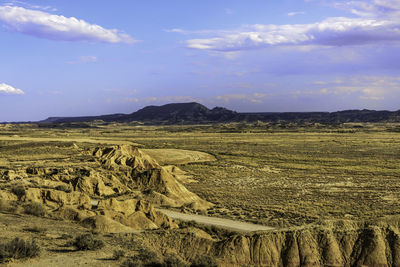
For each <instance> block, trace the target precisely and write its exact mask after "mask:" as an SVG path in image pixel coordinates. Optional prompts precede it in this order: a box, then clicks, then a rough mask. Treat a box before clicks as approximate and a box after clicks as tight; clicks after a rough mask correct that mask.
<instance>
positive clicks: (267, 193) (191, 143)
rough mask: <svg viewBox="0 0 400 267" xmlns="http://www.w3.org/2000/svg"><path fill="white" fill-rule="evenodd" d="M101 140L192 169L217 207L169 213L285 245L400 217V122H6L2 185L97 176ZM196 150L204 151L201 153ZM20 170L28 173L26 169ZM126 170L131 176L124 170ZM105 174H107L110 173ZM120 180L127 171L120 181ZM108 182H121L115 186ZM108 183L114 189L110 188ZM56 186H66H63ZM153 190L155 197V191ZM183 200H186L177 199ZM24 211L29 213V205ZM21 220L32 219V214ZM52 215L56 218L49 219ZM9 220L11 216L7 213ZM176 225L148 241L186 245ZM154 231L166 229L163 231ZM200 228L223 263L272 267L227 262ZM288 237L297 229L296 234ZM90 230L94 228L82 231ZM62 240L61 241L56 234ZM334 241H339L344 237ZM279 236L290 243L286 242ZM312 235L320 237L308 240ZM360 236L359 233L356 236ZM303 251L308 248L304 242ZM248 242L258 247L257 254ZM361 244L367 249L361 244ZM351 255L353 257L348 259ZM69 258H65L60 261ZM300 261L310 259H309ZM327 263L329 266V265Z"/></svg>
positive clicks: (192, 179) (187, 178) (200, 190)
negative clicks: (223, 222)
mask: <svg viewBox="0 0 400 267" xmlns="http://www.w3.org/2000/svg"><path fill="white" fill-rule="evenodd" d="M99 144H101V145H102V146H107V145H109V146H111V145H116V144H118V145H122V144H128V145H131V146H132V147H138V148H140V149H143V151H146V149H150V150H149V151H150V152H151V153H153V156H152V157H153V158H157V160H158V161H159V163H160V164H161V165H167V164H168V165H170V164H173V165H175V166H176V167H178V168H179V169H180V170H179V171H181V170H182V173H184V172H186V173H185V174H184V175H181V178H179V179H181V180H180V181H181V182H182V183H183V184H184V186H185V187H186V188H187V189H188V190H189V191H191V192H193V193H195V194H197V195H198V196H199V197H201V198H202V199H203V200H204V201H206V202H204V203H212V204H214V205H213V206H211V205H208V204H207V205H206V206H207V207H206V208H197V207H195V206H185V208H182V207H181V208H179V207H178V206H177V205H175V207H172V206H173V205H170V206H168V203H167V204H166V203H163V204H164V205H163V207H164V208H165V207H166V208H174V209H175V210H179V211H183V212H193V213H199V214H202V215H208V216H215V217H223V218H230V219H234V220H240V221H247V222H253V223H257V224H263V225H266V226H272V227H275V229H277V230H276V231H278V232H279V233H281V232H280V231H284V233H286V234H285V238H286V239H285V238H284V239H285V240H286V241H282V242H289V241H288V240H292V239H291V238H292V237H290V236H292V234H293V231H294V232H297V231H300V230H298V229H300V228H301V227H317V228H318V227H320V228H321V227H322V228H321V229H324V227H325V226H326V227H327V228H326V229H331V228H332V227H333V228H334V229H336V228H338V229H340V227H341V226H338V223H337V221H338V220H346V221H348V222H352V224H351V225H352V226H349V224H346V225H345V226H344V227H343V228H346V229H350V230H351V231H353V230H354V231H358V230H357V229H364V228H363V226H361V225H362V224H363V223H364V222H375V221H377V220H382V221H384V222H386V221H388V220H392V219H391V218H392V217H393V216H395V217H396V215H399V214H400V205H399V204H400V202H399V200H400V125H399V124H389V123H386V124H383V123H382V124H377V123H375V124H372V123H370V124H369V123H364V124H361V123H348V124H338V125H321V124H311V123H310V124H293V123H291V124H288V123H274V124H272V123H261V122H259V123H252V124H244V123H231V124H214V125H195V126H190V125H175V126H144V125H136V124H104V123H101V122H96V123H91V124H82V123H81V124H79V125H74V124H60V125H47V126H44V125H35V124H30V125H0V169H1V172H2V173H3V177H5V176H7V177H8V178H7V179H5V178H4V179H3V180H1V183H0V190H2V191H7V190H8V191H10V192H11V191H12V187H14V186H15V185H17V184H18V183H19V182H18V181H20V180H21V181H22V180H24V179H25V178H26V177H25V178H24V175H26V170H27V169H29V168H36V169H37V168H47V170H48V169H49V168H50V169H51V168H53V169H60V168H62V169H66V168H77V166H78V167H79V168H90V169H91V170H97V168H99V167H98V166H99V165H96V164H98V163H96V162H94V161H91V160H88V156H87V155H88V153H89V152H90V151H93V150H94V149H96V147H98V146H99ZM152 149H163V150H152ZM169 149H181V150H179V151H175V152H174V153H173V154H171V151H172V150H169ZM182 150H183V151H182ZM185 150H187V152H185ZM193 151H200V152H204V153H201V155H200V154H196V153H194V152H193ZM151 153H149V154H151ZM154 153H157V155H154ZM185 153H186V154H185ZM19 170H23V173H21V172H20V171H19ZM119 171H120V172H121V173H122V171H121V170H119ZM71 173H75V171H74V172H72V171H71ZM99 173H100V175H105V176H106V174H105V173H106V170H102V171H100V172H99ZM117 174H118V172H117V173H116V176H117ZM43 175H44V176H46V175H47V176H46V177H47V178H48V179H49V180H52V179H53V180H54V178H52V175H53V174H52V173H51V172H50V173H49V172H45V173H44V174H43ZM121 175H122V174H121ZM182 177H183V178H182ZM29 178H32V179H33V176H32V175H31V174H29ZM110 179H111V178H110ZM107 181H108V182H109V183H111V182H110V181H111V180H107ZM33 184H34V183H30V184H26V183H25V184H24V185H25V188H26V187H29V186H32V185H33ZM50 185H51V186H53V184H52V183H50V182H49V183H47V185H46V186H47V187H49V186H50ZM105 185H106V186H108V185H107V182H105ZM51 186H50V187H51ZM135 186H136V187H130V190H139V191H140V190H141V189H143V190H144V188H139V187H137V185H135ZM37 187H43V185H40V184H39V185H38V186H37ZM53 187H54V188H56V184H54V186H53ZM110 188H111V187H110ZM118 188H119V189H120V188H122V187H121V186H120V187H118ZM14 190H15V189H14ZM68 190H74V188H63V189H62V188H61V187H58V191H68ZM146 190H147V191H148V188H146ZM8 191H7V192H8ZM139 191H138V192H139ZM147 191H146V192H147ZM156 191H157V189H156ZM121 192H122V191H118V192H117V191H116V192H111V191H110V192H109V194H108V195H109V196H111V193H116V194H114V195H113V197H114V196H115V197H119V198H118V199H119V200H120V201H122V199H121V197H123V196H122V195H121V196H119V195H118V193H121ZM129 192H131V191H129ZM132 192H133V191H132ZM132 192H131V193H132ZM135 192H136V191H135ZM138 192H136V193H135V198H137V199H140V198H145V199H146V200H149V201H150V202H151V200H152V198H148V199H147V198H146V194H142V193H138ZM157 192H158V191H157ZM105 195H107V194H105V193H104V194H100V195H98V196H97V200H100V201H101V200H102V199H103V198H105ZM125 198H126V196H125ZM15 201H17V200H15ZM174 201H177V200H176V199H174ZM157 203H158V204H157ZM157 203H155V204H154V205H156V206H157V205H161V204H160V202H159V201H158V202H157ZM0 204H1V203H0ZM12 205H14V212H11V213H10V209H8V211H7V212H8V213H7V214H8V215H7V220H11V221H15V220H17V218H15V217H13V216H16V215H12V214H23V213H26V212H23V211H20V212H18V207H15V205H16V204H15V203H14V204H12ZM12 205H11V206H12ZM24 205H26V204H24ZM0 206H2V205H0ZM19 209H20V210H21V208H19ZM15 211H16V212H15ZM46 212H49V210H47V211H46ZM87 212H88V213H89V212H91V211H87ZM28 213H29V212H28ZM10 216H11V217H10ZM20 216H23V218H25V216H28V217H29V216H30V215H25V214H24V215H20ZM46 216H47V215H46ZM46 216H45V217H46ZM48 217H49V216H47V217H46V218H47V219H46V220H49V218H48ZM3 218H6V217H4V216H3ZM35 218H36V217H35ZM50 218H51V216H50ZM114 219H115V218H114ZM4 220H6V219H3V221H2V222H1V223H2V224H3V228H4V229H8V231H9V232H8V233H7V234H5V233H4V231H3V234H2V236H3V237H6V239H10V240H11V237H12V236H15V235H13V234H10V233H14V232H16V231H17V232H18V229H16V227H14V226H13V228H12V229H11V228H10V227H8V228H7V227H6V226H4V225H8V223H7V222H4ZM24 220H25V219H24ZM35 220H38V219H35ZM154 222H156V220H155V221H154ZM65 223H66V222H65V221H63V220H62V221H61V222H60V224H59V225H60V227H61V226H62V225H64V224H65ZM47 224H48V223H47ZM339 224H340V223H339ZM171 225H172V223H171ZM178 225H179V223H178ZM49 227H50V226H49ZM63 227H65V229H68V227H71V226H69V225H68V224H67V225H66V226H63ZM299 227H300V228H299ZM26 228H27V226H26V225H25V224H24V225H21V229H20V231H21V233H23V234H21V233H19V234H18V235H17V236H24V235H26V236H27V237H29V238H31V237H32V236H39V237H40V236H41V237H43V238H44V239H46V238H47V239H49V238H50V239H51V237H52V236H51V235H50V234H45V233H43V232H41V233H39V234H38V233H34V231H33V233H32V232H29V231H26V230H24V229H26ZM170 228H171V230H168V229H164V230H151V231H153V232H151V231H150V232H148V231H146V233H144V234H143V235H144V236H146V235H147V237H146V238H147V239H146V240H151V239H152V238H154V239H157V238H159V239H160V240H164V241H163V242H166V243H168V241H166V240H167V239H168V238H170V239H169V240H175V241H174V242H178V241H176V240H178V239H179V238H182V237H183V236H186V235H189V232H190V231H189V232H179V231H184V230H181V229H175V230H174V229H173V228H175V227H170ZM320 228H318V229H320ZM293 229H294V230H293ZM313 229H314V228H313ZM203 230H207V229H203ZM203 230H199V231H203ZM350 230H349V231H350ZM48 231H50V232H51V231H53V232H54V231H56V234H57V235H59V236H58V237H57V238H59V239H54V240H56V241H52V242H53V243H54V244H58V243H60V244H61V243H65V242H64V241H62V242H61V241H57V240H63V239H62V238H61V236H62V230H60V229H59V228H57V229H55V230H48ZM154 231H161V232H158V233H155V232H154ZM174 231H175V232H174ZM176 231H178V232H176ZM193 231H194V230H193ZM196 231H197V230H196ZM196 231H195V232H190V235H194V236H197V237H198V238H204V239H205V240H207V241H205V242H204V243H202V245H200V247H197V249H198V250H199V251H202V253H203V254H207V255H209V254H212V256H213V257H216V258H219V259H220V263H221V264H223V263H224V262H225V264H227V263H231V264H233V263H235V264H238V265H241V264H240V262H241V261H243V262H245V263H246V264H254V265H263V264H264V263H268V262H269V261H268V260H267V259H264V258H262V257H263V256H260V257H261V258H259V259H254V258H251V259H250V258H248V257H250V256H247V255H242V256H240V259H239V258H235V257H234V256H232V255H230V254H229V253H228V254H229V255H230V256H229V257H228V256H226V255H228V254H226V253H225V252H226V251H225V249H227V248H226V247H224V246H225V245H226V246H228V245H227V244H225V243H224V244H225V245H223V246H222V247H221V245H213V244H214V243H212V242H211V239H212V236H213V231H212V230H210V229H208V232H207V231H206V232H204V234H203V233H202V232H201V233H200V232H196ZM288 231H289V232H290V231H292V232H290V234H289V232H288ZM310 231H311V230H310ZM318 231H320V230H318ZM333 231H336V230H333ZM396 231H397V230H396ZM28 232H29V233H28ZM39 232H40V231H39ZM86 232H87V231H85V228H79V230H77V233H76V235H78V234H83V233H86ZM278 232H271V233H269V234H266V235H268V236H273V237H265V236H261V237H257V238H261V239H263V238H264V239H265V238H266V239H268V238H278V237H276V236H278V234H277V233H278ZM173 233H175V234H173ZM312 233H313V234H310V235H311V236H312V235H314V232H312ZM374 233H375V232H374ZM53 235H54V236H55V234H53ZM132 235H134V236H135V238H136V239H137V240H143V238H144V236H143V235H140V234H137V233H136V234H129V238H131V239H132V238H133V237H132ZM205 235H208V236H205ZM293 235H294V236H295V235H296V234H293ZM303 235H307V234H304V233H303V232H301V234H299V235H298V238H300V236H303ZM334 235H335V236H337V234H336V232H335V234H334ZM49 236H50V237H49ZM172 236H173V237H172ZM167 237H168V238H167ZM225 237H226V238H227V240H228V241H229V242H228V241H227V242H228V243H229V244H231V245H232V244H236V243H235V242H237V240H238V238H239V237H238V236H236V237H232V235H231V234H226V235H225ZM65 238H66V239H68V238H67V237H65ZM102 238H103V239H104V240H105V242H106V246H105V249H103V251H105V252H104V253H103V254H104V255H103V256H104V257H106V258H107V257H108V256H109V257H111V256H110V255H111V254H112V249H111V248H110V245H109V244H110V242H111V241H110V240H111V239H112V238H111V239H110V238H109V237H107V235H106V236H105V237H104V236H103V237H102ZM119 238H120V240H119V241H120V244H123V243H124V242H126V243H127V244H128V243H129V242H130V241H129V242H128V241H127V239H125V238H123V237H121V236H120V237H119ZM129 238H128V239H129ZM210 238H211V239H210ZM215 238H217V237H215ZM243 238H244V239H243V240H250V241H246V242H250V243H251V242H253V241H251V238H255V237H254V236H253V235H250V236H246V237H243ZM246 238H247V239H246ZM279 238H283V237H282V236H279ZM307 238H311V237H309V236H308V235H307ZM307 238H306V239H307ZM357 238H358V237H357V236H354V240H357ZM44 239H43V240H44ZM69 239H72V237H70V238H69ZM131 239H129V240H131ZM328 239H329V238H328ZM132 240H133V239H132ZM215 240H220V241H221V240H224V237H221V236H219V237H218V238H217V239H215ZM235 240H236V241H235ZM241 240H242V239H241ZM268 240H269V239H268ZM390 240H392V239H390ZM390 240H389V241H390ZM303 241H304V240H303ZM303 241H298V242H303ZM49 242H50V241H49ZM107 242H108V243H107ZM143 242H144V241H143ZM146 242H147V241H146ZM146 242H144V243H146ZM171 242H172V241H171ZM193 242H194V241H193ZM196 242H197V241H196ZM232 242H233V243H232ZM241 242H242V241H241ZM243 242H245V241H243ZM268 242H270V241H268ZM290 242H292V241H290ZM290 242H289V243H290ZM293 242H294V241H293ZM304 242H305V241H304ZM335 242H336V241H335ZM338 242H339V241H338ZM354 242H356V241H354ZM354 242H353V245H354V244H355V243H354ZM357 242H358V241H357ZM390 242H392V241H390ZM390 242H389V243H390ZM393 242H394V241H393ZM39 243H43V242H42V241H41V242H39ZM53 243H51V242H50V243H47V244H50V245H48V246H50V247H51V251H53V252H54V251H58V250H60V249H59V248H58V249H57V248H54V246H55V245H54V244H53ZM178 243H179V242H178ZM250 243H249V244H250ZM129 244H130V245H127V246H132V244H131V243H129ZM146 244H147V243H146ZM241 244H242V243H241ZM318 244H319V243H318ZM298 245H299V246H300V243H298ZM213 246H217V247H218V252H215V253H214V252H210V249H211V248H214V249H216V247H213ZM241 246H243V244H242V245H241ZM248 246H249V248H248V249H250V250H251V249H255V248H251V246H250V245H248ZM360 246H361V245H360ZM282 247H283V248H281V249H282V251H286V250H285V249H287V248H284V245H282ZM354 247H357V246H356V245H354ZM170 248H171V251H174V253H178V252H179V250H178V249H177V248H175V247H174V245H170ZM153 249H155V250H156V251H157V250H160V248H159V247H157V245H154V247H153ZM235 249H237V247H235ZM361 250H362V248H361ZM311 251H312V250H311ZM332 251H336V250H335V249H333V250H332ZM341 251H342V250H341ZM67 252H68V246H67ZM46 253H48V252H46ZM46 253H45V254H46ZM54 253H56V252H54ZM79 253H81V252H79ZM179 253H181V254H179ZM179 253H178V254H179V255H180V256H179V257H181V258H180V259H182V260H183V262H186V263H188V256H187V257H186V258H185V256H184V254H185V253H183V252H182V251H180V252H179ZM182 253H183V254H182ZM224 253H225V254H224ZM231 253H232V252H231ZM237 253H239V252H237ZM249 253H250V252H249ZM282 253H283V254H285V253H286V252H282ZM310 253H311V252H310ZM335 253H336V252H335ZM335 253H333V254H335ZM338 253H339V252H338ZM89 254H90V253H89ZM89 254H87V255H89ZM109 254H110V255H109ZM283 254H282V255H283ZM249 255H250V254H249ZM251 255H253V254H251ZM285 255H286V254H285ZM299 255H300V254H299ZM321 255H322V254H321ZM335 255H336V254H335ZM351 255H352V254H351ZM351 255H350V256H345V255H344V254H343V255H341V256H340V257H339V256H338V257H339V258H341V259H343V260H344V262H342V264H344V265H352V263H354V262H356V261H357V259H358V258H354V257H353V256H351ZM360 255H363V254H362V252H360V253H359V255H358V256H359V257H361V256H360ZM93 257H94V256H93ZM238 257H239V256H238ZM246 257H247V258H246ZM252 257H253V256H252ZM271 257H272V256H271ZM282 257H283V256H281V258H282ZM288 257H289V256H288ZM299 257H300V256H299ZM346 257H348V258H349V259H351V260H347V261H346ZM352 257H353V258H352ZM283 258H284V257H283ZM289 258H290V257H289ZM300 258H301V257H300ZM300 258H299V259H300ZM317 258H318V257H317ZM376 258H379V257H376ZM60 260H62V259H61V258H60ZM91 260H94V258H93V259H91ZM185 260H186V261H185ZM299 261H300V263H304V262H305V261H303V262H301V260H299ZM325 261H327V260H326V259H325ZM121 262H122V260H121ZM289 262H290V259H289ZM294 262H297V258H296V257H294ZM394 262H395V261H394V260H392V261H391V262H390V265H392V264H394ZM286 263H288V262H286ZM321 263H323V260H321ZM399 263H400V261H399ZM227 265H229V264H227ZM271 265H277V266H278V265H281V266H286V265H287V264H285V260H283V261H282V260H281V262H278V263H276V264H271ZM300 265H303V264H300Z"/></svg>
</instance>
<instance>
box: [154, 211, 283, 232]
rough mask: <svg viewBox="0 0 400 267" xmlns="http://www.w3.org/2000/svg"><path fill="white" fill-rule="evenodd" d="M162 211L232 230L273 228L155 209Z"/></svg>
mask: <svg viewBox="0 0 400 267" xmlns="http://www.w3.org/2000/svg"><path fill="white" fill-rule="evenodd" d="M157 210H159V211H161V212H162V213H164V214H165V215H168V216H169V217H171V218H173V219H178V220H182V221H195V222H197V223H200V224H207V225H215V226H218V227H222V228H226V229H230V230H234V231H239V232H254V231H269V230H274V229H275V228H274V227H269V226H265V225H260V224H254V223H247V222H241V221H234V220H230V219H223V218H217V217H208V216H203V215H196V214H186V213H181V212H177V211H172V210H166V209H157Z"/></svg>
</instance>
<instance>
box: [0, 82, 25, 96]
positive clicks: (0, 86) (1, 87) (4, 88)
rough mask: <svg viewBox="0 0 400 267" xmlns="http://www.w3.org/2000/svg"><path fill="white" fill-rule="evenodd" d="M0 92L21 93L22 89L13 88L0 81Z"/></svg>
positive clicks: (8, 93)
mask: <svg viewBox="0 0 400 267" xmlns="http://www.w3.org/2000/svg"><path fill="white" fill-rule="evenodd" d="M0 93H1V94H7V95H23V94H24V91H22V90H21V89H18V88H14V87H12V86H11V85H8V84H5V83H0Z"/></svg>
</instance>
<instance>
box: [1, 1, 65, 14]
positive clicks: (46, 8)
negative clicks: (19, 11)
mask: <svg viewBox="0 0 400 267" xmlns="http://www.w3.org/2000/svg"><path fill="white" fill-rule="evenodd" d="M5 5H6V6H22V7H25V8H30V9H39V10H44V11H57V8H54V7H52V6H41V5H33V4H30V3H27V2H24V1H18V0H10V1H9V2H7V3H5Z"/></svg>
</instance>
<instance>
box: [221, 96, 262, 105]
mask: <svg viewBox="0 0 400 267" xmlns="http://www.w3.org/2000/svg"><path fill="white" fill-rule="evenodd" d="M266 96H267V95H266V94H262V93H254V94H225V95H220V96H217V97H216V99H217V100H218V101H223V102H224V103H225V104H228V103H230V102H233V101H242V102H250V103H253V104H261V103H263V98H265V97H266Z"/></svg>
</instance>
